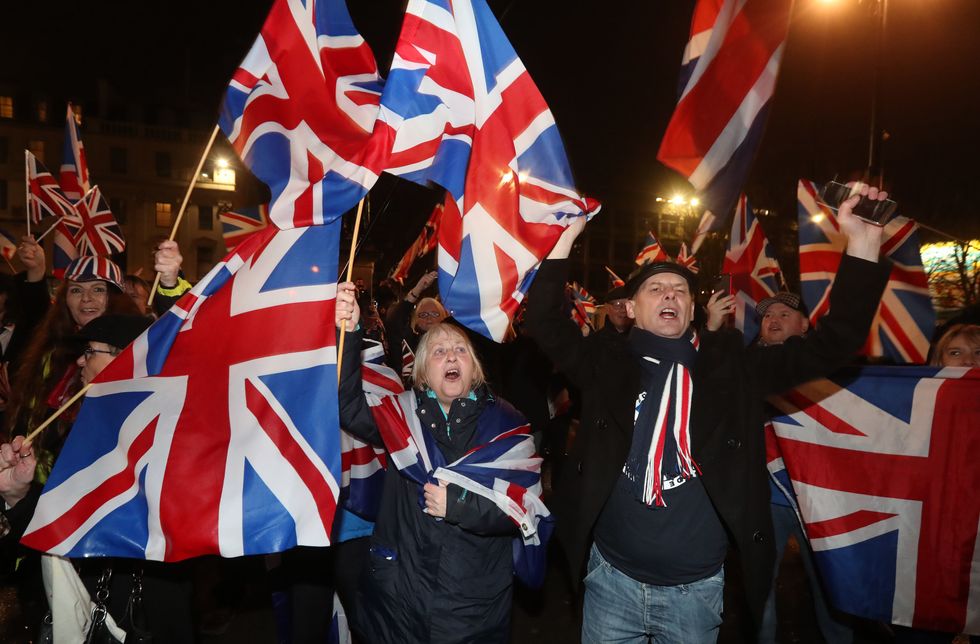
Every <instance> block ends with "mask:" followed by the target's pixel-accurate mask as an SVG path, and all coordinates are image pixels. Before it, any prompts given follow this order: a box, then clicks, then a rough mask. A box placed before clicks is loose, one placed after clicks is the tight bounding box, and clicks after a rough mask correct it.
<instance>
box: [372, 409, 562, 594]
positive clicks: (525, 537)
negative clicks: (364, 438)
mask: <svg viewBox="0 0 980 644" xmlns="http://www.w3.org/2000/svg"><path fill="white" fill-rule="evenodd" d="M366 396H367V399H368V404H369V405H371V412H372V414H373V416H374V421H375V423H376V424H377V426H378V429H379V431H380V433H381V438H382V440H383V441H384V444H385V447H386V448H387V450H388V454H389V456H390V459H391V460H390V462H391V463H392V464H394V465H395V467H397V468H398V470H399V472H401V474H402V476H404V477H406V478H408V479H409V480H412V481H415V482H416V483H418V485H419V499H420V505H421V503H422V501H421V499H422V494H421V488H422V486H423V485H425V484H426V483H433V482H435V481H445V482H447V483H453V484H455V485H458V486H459V487H461V488H463V489H464V490H467V491H469V492H470V493H472V494H479V495H480V496H482V497H484V498H486V499H489V500H490V501H492V502H493V503H494V504H495V505H496V506H497V507H498V508H500V510H501V511H502V512H503V513H504V514H506V515H507V516H508V517H510V519H511V521H513V522H514V524H515V525H517V527H518V528H519V530H520V536H519V537H517V538H515V539H514V574H515V575H517V577H518V579H520V580H521V581H522V582H523V583H524V584H526V585H528V586H532V587H536V586H540V585H541V583H542V582H543V580H544V571H545V556H546V545H547V542H548V538H549V537H550V536H551V531H552V529H553V519H552V517H551V513H550V512H549V511H548V508H546V507H545V505H544V502H543V501H542V500H541V460H542V459H541V457H539V456H538V455H537V454H536V453H535V451H534V440H533V439H532V438H531V435H530V433H529V426H528V424H527V421H526V420H525V419H524V418H523V417H522V416H521V415H520V414H519V413H518V412H517V411H516V410H515V409H514V408H513V407H511V406H510V405H508V404H507V403H505V402H503V401H499V400H495V401H493V402H491V403H490V404H488V405H487V406H486V408H484V410H483V412H482V413H481V414H480V417H479V419H478V420H477V426H476V434H475V438H474V443H475V445H476V446H475V447H473V448H472V449H471V450H470V451H469V452H467V453H466V454H465V455H464V456H462V457H461V458H459V459H458V460H456V461H454V462H452V463H447V462H446V459H445V457H444V456H443V455H442V452H441V450H440V449H439V448H438V446H437V445H436V442H435V439H434V438H433V437H432V435H431V434H430V433H429V432H428V431H427V430H426V429H424V428H423V427H422V423H421V421H420V420H419V418H418V416H417V415H416V413H415V412H416V409H417V406H418V403H417V401H416V398H415V393H414V392H411V391H406V392H404V393H401V394H398V395H397V396H384V397H378V396H372V395H371V394H366Z"/></svg>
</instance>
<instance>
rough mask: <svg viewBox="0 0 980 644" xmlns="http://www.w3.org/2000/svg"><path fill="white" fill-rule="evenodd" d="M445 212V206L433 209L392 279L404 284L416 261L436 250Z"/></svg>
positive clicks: (440, 205)
mask: <svg viewBox="0 0 980 644" xmlns="http://www.w3.org/2000/svg"><path fill="white" fill-rule="evenodd" d="M443 210H444V206H443V205H442V204H437V205H436V207H435V208H433V209H432V214H430V215H429V219H428V220H427V221H426V222H425V225H424V226H423V227H422V232H421V233H419V236H418V237H417V238H416V239H415V241H414V242H412V245H411V246H409V247H408V250H406V251H405V254H404V255H402V258H401V259H400V260H398V263H397V264H396V265H395V268H394V269H392V271H391V279H393V280H396V281H398V283H400V284H401V283H404V282H405V278H407V277H408V272H409V271H410V270H411V268H412V264H414V263H415V260H417V259H421V258H422V257H425V256H426V255H428V254H429V253H431V252H432V251H433V250H435V248H436V245H437V244H438V235H439V221H440V220H441V219H442V212H443Z"/></svg>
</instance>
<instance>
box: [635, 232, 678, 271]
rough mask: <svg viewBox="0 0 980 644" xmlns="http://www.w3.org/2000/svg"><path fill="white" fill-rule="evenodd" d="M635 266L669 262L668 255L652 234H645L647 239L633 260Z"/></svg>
mask: <svg viewBox="0 0 980 644" xmlns="http://www.w3.org/2000/svg"><path fill="white" fill-rule="evenodd" d="M634 261H635V262H636V265H637V266H643V265H644V264H654V263H656V262H669V261H670V255H668V254H667V251H665V250H664V249H663V246H661V245H660V242H659V241H657V238H656V237H654V235H653V233H652V232H647V238H646V239H645V240H644V241H643V248H641V249H640V252H639V253H637V254H636V259H635V260H634Z"/></svg>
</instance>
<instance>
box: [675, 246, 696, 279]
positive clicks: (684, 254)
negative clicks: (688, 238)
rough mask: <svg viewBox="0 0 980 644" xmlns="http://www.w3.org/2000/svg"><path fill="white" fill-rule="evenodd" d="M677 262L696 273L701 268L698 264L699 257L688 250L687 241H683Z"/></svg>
mask: <svg viewBox="0 0 980 644" xmlns="http://www.w3.org/2000/svg"><path fill="white" fill-rule="evenodd" d="M677 263H678V264H680V265H681V266H683V267H685V268H687V269H688V270H689V271H691V272H692V273H694V274H695V275H696V274H697V273H698V271H700V270H701V269H700V267H699V266H698V258H697V257H696V256H695V255H694V253H693V252H689V251H688V250H687V242H681V249H680V250H679V251H677Z"/></svg>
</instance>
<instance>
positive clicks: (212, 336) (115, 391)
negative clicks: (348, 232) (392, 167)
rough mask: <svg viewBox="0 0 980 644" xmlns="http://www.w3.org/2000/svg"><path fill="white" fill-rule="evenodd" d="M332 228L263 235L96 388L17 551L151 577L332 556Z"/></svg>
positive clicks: (336, 464) (335, 457)
mask: <svg viewBox="0 0 980 644" xmlns="http://www.w3.org/2000/svg"><path fill="white" fill-rule="evenodd" d="M338 237H339V221H335V222H333V223H331V224H327V225H323V226H313V227H309V228H294V229H290V230H285V231H280V230H279V229H277V228H273V227H270V228H268V229H266V230H265V231H263V232H261V233H259V234H257V235H253V236H252V237H250V238H249V239H248V240H247V241H246V242H245V243H243V244H242V245H241V246H239V247H238V249H236V251H235V252H234V253H231V254H229V255H228V256H227V257H226V258H225V259H224V260H223V261H221V262H220V263H219V264H218V265H217V266H215V268H214V269H213V270H212V271H211V272H210V273H209V274H208V275H207V276H206V277H205V278H204V279H203V280H202V281H201V282H200V283H198V284H197V285H196V286H195V287H194V289H192V290H191V291H190V292H189V293H188V294H186V295H185V296H184V297H183V298H181V299H180V300H179V301H178V302H177V304H176V305H175V306H174V307H173V308H171V309H170V311H168V312H167V313H166V314H165V315H164V316H163V317H161V318H160V319H159V320H158V321H157V322H156V323H154V325H153V326H151V327H150V328H149V329H148V330H147V331H146V332H145V333H144V334H143V335H142V336H140V337H139V338H138V339H137V340H136V341H135V342H134V343H133V344H132V345H131V346H130V347H128V348H127V349H126V350H125V351H124V352H123V353H122V354H121V355H120V356H119V357H117V358H116V359H115V360H114V361H113V362H112V363H111V364H110V365H109V366H108V367H107V368H106V369H105V370H104V371H103V372H102V374H100V376H99V377H98V378H97V379H96V380H95V384H94V385H93V386H92V388H91V389H90V390H89V392H88V394H87V395H86V398H85V401H84V404H83V405H82V408H81V410H80V413H79V416H78V420H77V421H76V423H75V426H74V427H73V428H72V431H71V433H70V434H69V436H68V439H67V441H66V443H65V446H64V448H63V450H62V452H61V455H60V457H59V458H58V460H57V462H56V463H55V466H54V468H53V470H52V472H51V476H50V478H49V479H48V481H47V484H46V486H45V488H44V491H43V493H42V495H41V498H40V501H39V502H38V506H37V511H36V513H35V515H34V518H33V519H32V521H31V524H30V525H29V527H28V529H27V532H26V534H25V536H24V538H23V542H24V543H25V544H26V545H28V546H30V547H32V548H35V549H38V550H41V551H45V552H50V553H53V554H58V555H64V556H70V557H84V556H122V557H134V558H146V559H153V560H162V561H177V560H181V559H185V558H188V557H195V556H199V555H207V554H220V555H222V556H226V557H234V556H240V555H247V554H258V553H267V552H276V551H281V550H284V549H287V548H291V547H293V546H296V545H310V546H326V545H329V544H330V529H331V526H332V524H333V518H334V511H335V509H336V502H337V495H338V487H339V486H338V479H339V476H340V445H339V440H340V438H339V431H338V427H337V379H336V346H335V325H334V307H333V302H334V297H335V295H336V274H337V252H338Z"/></svg>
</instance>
